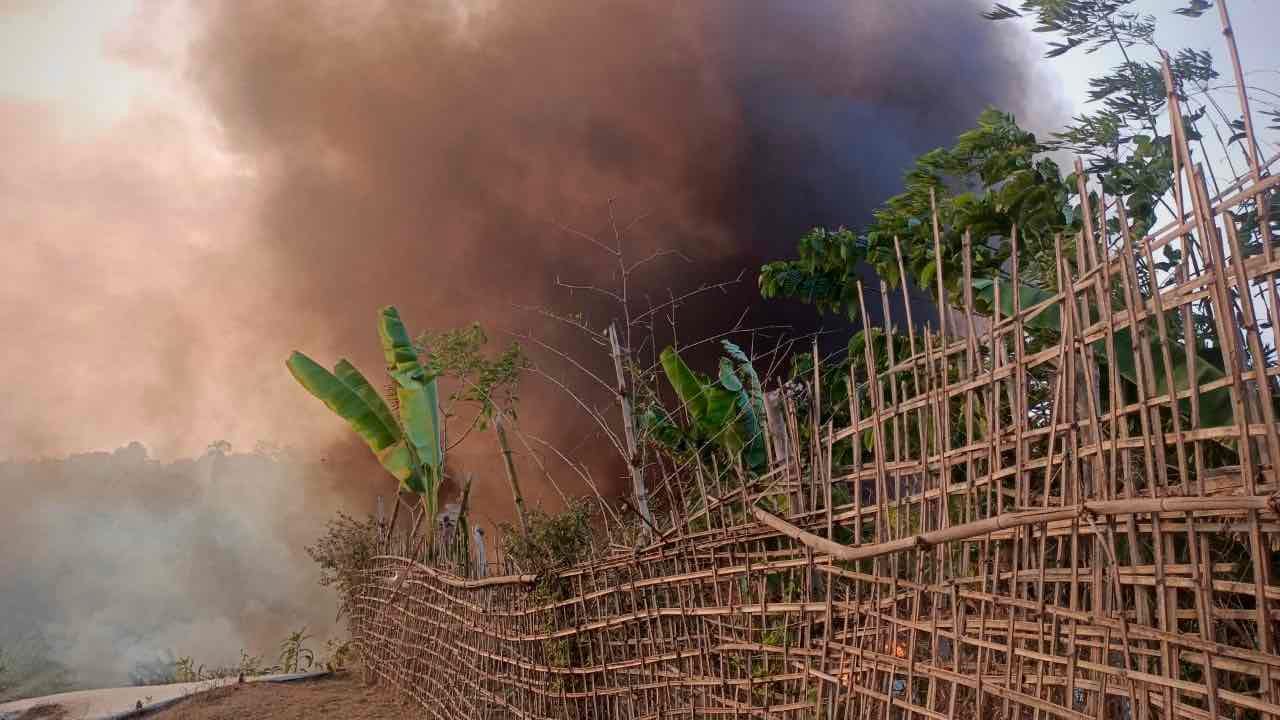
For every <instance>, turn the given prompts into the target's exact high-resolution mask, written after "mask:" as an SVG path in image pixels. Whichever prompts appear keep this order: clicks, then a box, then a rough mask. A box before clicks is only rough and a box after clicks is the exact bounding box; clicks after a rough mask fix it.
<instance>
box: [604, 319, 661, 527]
mask: <svg viewBox="0 0 1280 720" xmlns="http://www.w3.org/2000/svg"><path fill="white" fill-rule="evenodd" d="M609 351H610V353H611V354H612V355H613V370H614V372H615V373H616V374H617V376H618V402H619V403H620V404H621V406H622V430H623V433H624V435H625V437H626V442H627V472H628V473H630V475H631V492H632V494H633V495H634V496H635V505H636V510H637V511H638V512H639V513H640V517H641V518H642V519H643V520H644V521H645V524H646V525H648V526H649V527H654V523H653V511H651V510H650V509H649V491H648V490H647V489H646V488H645V485H644V469H643V468H641V467H640V463H639V460H640V450H639V448H638V446H637V442H636V425H635V423H636V418H635V411H634V409H633V408H632V407H631V390H630V388H629V387H628V386H627V374H626V370H625V366H626V362H625V361H624V358H625V355H624V353H625V352H626V350H625V349H624V348H623V347H622V343H620V342H618V330H617V328H615V327H614V326H613V325H609Z"/></svg>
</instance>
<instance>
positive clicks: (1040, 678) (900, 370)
mask: <svg viewBox="0 0 1280 720" xmlns="http://www.w3.org/2000/svg"><path fill="white" fill-rule="evenodd" d="M1169 105H1170V113H1171V117H1175V118H1176V117H1177V114H1176V113H1178V112H1179V108H1178V98H1177V97H1176V96H1172V95H1171V96H1170V97H1169ZM1174 144H1175V151H1176V155H1177V159H1176V167H1175V173H1176V177H1177V183H1176V186H1177V190H1176V193H1175V199H1176V202H1177V206H1178V211H1179V212H1180V214H1181V215H1180V217H1179V218H1178V219H1176V220H1174V221H1173V224H1172V225H1171V226H1169V227H1165V228H1163V229H1161V230H1158V231H1156V232H1153V233H1152V234H1151V235H1150V236H1148V237H1144V238H1129V237H1125V236H1123V233H1122V232H1121V228H1125V227H1127V225H1126V223H1124V222H1119V223H1116V222H1114V221H1115V220H1118V219H1121V218H1122V217H1123V213H1124V210H1125V209H1124V207H1123V206H1122V205H1121V204H1119V203H1117V202H1115V201H1114V200H1110V199H1108V198H1105V197H1103V198H1099V199H1098V200H1097V202H1095V203H1093V204H1092V205H1090V202H1089V198H1088V196H1087V195H1086V196H1085V203H1086V205H1085V215H1086V218H1087V219H1086V221H1085V228H1084V230H1083V232H1082V233H1081V234H1080V235H1079V236H1077V237H1075V238H1064V239H1063V241H1062V245H1061V247H1060V249H1059V252H1058V257H1057V275H1058V276H1057V278H1056V283H1055V284H1054V286H1055V287H1056V288H1057V291H1056V294H1054V295H1053V296H1052V297H1051V298H1049V299H1048V300H1045V301H1042V302H1038V303H1036V304H1034V305H1031V306H1022V303H1021V300H1020V299H1015V301H1014V306H1013V307H1014V310H1013V312H1011V313H1004V314H1002V313H1001V312H1000V311H999V310H997V311H996V313H995V315H994V316H992V315H989V314H988V315H985V316H982V317H978V316H975V314H974V313H973V312H972V300H971V299H967V300H966V305H968V311H967V312H965V313H963V314H962V315H960V316H959V317H960V321H961V323H962V324H963V326H962V327H955V325H956V324H957V323H956V316H954V315H953V316H952V317H951V319H950V325H951V326H950V327H947V326H944V327H940V328H935V329H933V330H926V329H920V328H910V327H908V328H884V330H885V332H886V333H888V334H890V335H892V334H895V333H897V334H901V333H909V338H908V340H909V344H910V347H911V352H910V353H909V354H908V355H907V356H905V357H892V356H891V357H890V363H889V367H888V370H887V371H876V372H872V373H871V374H870V375H869V376H861V377H854V378H852V382H853V384H854V386H856V387H857V388H858V391H857V393H855V394H854V397H855V399H854V400H853V401H852V402H851V405H850V414H851V416H852V421H851V424H850V426H849V427H845V428H831V427H826V428H814V429H813V432H812V433H810V436H811V437H813V438H815V440H814V442H813V443H812V444H811V445H810V446H808V447H805V448H802V449H799V451H795V450H793V451H790V452H782V451H781V450H780V448H781V446H782V445H783V444H785V443H786V442H788V438H790V441H791V442H793V443H794V442H795V439H796V438H797V437H798V436H799V435H798V433H797V432H796V427H795V424H796V422H797V420H796V418H797V417H798V416H797V414H796V413H794V412H791V413H789V414H788V416H787V421H788V422H787V423H784V424H786V425H789V426H790V427H789V429H787V430H786V431H784V433H785V436H784V437H774V438H773V439H772V442H771V444H772V446H773V452H772V453H771V456H772V466H771V469H770V470H769V472H768V473H766V474H764V475H762V476H758V477H746V476H745V475H744V474H742V473H729V474H728V475H726V477H730V478H731V480H730V481H728V482H725V481H724V480H723V479H722V480H720V481H714V482H713V481H712V480H711V479H710V478H709V477H706V476H704V473H702V472H701V471H688V472H684V473H683V474H682V475H681V476H680V477H677V478H674V479H672V480H670V481H669V483H668V485H669V486H670V487H668V488H667V489H666V491H665V492H667V493H669V494H673V495H678V496H680V497H678V498H677V499H676V500H675V501H673V502H671V503H670V507H668V508H665V509H664V510H663V512H665V513H666V514H667V515H669V516H671V518H670V520H669V522H668V523H667V524H666V527H668V528H669V529H668V530H666V532H665V534H662V535H659V536H657V537H655V538H654V539H653V540H652V541H651V542H649V543H648V544H647V545H645V546H643V547H640V548H638V549H634V550H627V551H622V550H615V551H613V552H612V553H607V554H605V555H604V557H602V558H600V559H597V560H594V561H592V562H590V563H588V564H585V565H582V566H579V567H575V568H573V569H571V570H568V571H565V572H562V573H559V574H557V575H556V576H554V577H551V578H545V577H544V578H535V577H532V576H520V575H505V576H499V577H479V578H477V577H475V575H476V573H474V572H471V571H468V570H463V569H459V568H458V567H457V566H451V565H449V564H448V563H443V562H425V561H415V560H410V559H408V558H406V557H402V556H392V555H388V556H383V557H378V558H376V559H375V561H374V562H373V564H372V565H371V566H370V567H369V568H368V570H367V572H366V574H365V582H364V584H363V585H362V586H360V587H358V588H357V589H356V590H355V592H354V593H353V597H352V607H353V613H352V623H351V624H352V631H353V634H354V637H355V640H356V642H357V644H358V646H359V647H360V649H361V652H362V654H363V657H364V659H365V662H366V664H367V666H368V668H369V669H370V670H371V671H372V672H373V673H375V674H376V675H377V676H378V677H380V678H381V679H382V680H383V681H384V682H386V683H388V684H390V685H392V686H394V687H395V688H397V689H398V690H399V691H401V692H403V693H404V694H405V696H406V698H407V699H409V700H411V701H412V702H413V703H416V704H417V705H419V706H421V708H422V709H423V711H424V713H425V714H426V715H427V716H430V717H433V718H459V717H466V718H508V717H514V718H600V719H605V718H625V719H637V720H638V719H640V718H675V717H708V718H711V717H724V718H736V717H792V718H949V717H999V718H1014V717H1018V718H1024V717H1025V718H1051V717H1052V718H1064V719H1067V718H1073V719H1074V718H1080V719H1083V718H1099V717H1133V718H1148V717H1150V718H1197V719H1198V718H1219V717H1228V718H1242V717H1267V716H1280V654H1278V653H1277V650H1276V648H1277V629H1278V628H1277V623H1276V620H1277V617H1278V615H1277V613H1280V586H1278V585H1277V584H1276V578H1275V577H1274V575H1275V574H1276V573H1277V572H1280V567H1277V565H1276V561H1275V559H1276V558H1277V557H1280V554H1278V552H1280V551H1278V549H1277V548H1278V547H1280V543H1278V542H1277V541H1278V540H1280V524H1278V522H1277V517H1276V502H1275V494H1276V493H1277V491H1278V490H1280V487H1277V477H1276V469H1275V467H1276V465H1275V463H1276V460H1277V458H1280V426H1277V423H1276V418H1275V413H1276V409H1275V399H1276V393H1275V392H1274V388H1275V386H1276V383H1277V378H1276V375H1277V374H1280V368H1278V367H1277V364H1276V361H1275V357H1274V353H1268V352H1266V351H1265V350H1264V348H1265V346H1267V345H1273V344H1274V334H1273V333H1272V331H1271V330H1270V329H1269V328H1270V327H1271V326H1272V324H1273V323H1274V321H1275V319H1276V318H1277V316H1278V315H1277V313H1278V311H1280V302H1278V298H1277V287H1276V276H1277V273H1280V258H1277V257H1276V255H1275V254H1274V253H1273V250H1272V247H1271V243H1270V242H1264V243H1261V247H1258V248H1256V250H1255V251H1254V252H1253V253H1252V254H1250V253H1248V252H1246V251H1245V249H1244V245H1243V243H1242V237H1241V232H1240V230H1239V224H1240V223H1241V222H1242V221H1243V220H1244V218H1243V213H1241V210H1242V209H1245V208H1250V209H1249V210H1248V212H1261V213H1263V214H1264V215H1265V213H1266V210H1267V207H1268V205H1269V204H1270V197H1271V194H1272V192H1273V190H1274V188H1275V186H1276V184H1277V182H1278V180H1277V177H1276V176H1273V175H1270V174H1269V171H1268V168H1269V167H1270V163H1269V162H1266V161H1264V160H1263V159H1260V158H1258V157H1257V154H1256V151H1255V152H1254V154H1253V156H1252V157H1253V162H1252V168H1251V172H1250V174H1249V175H1248V176H1247V177H1245V178H1243V179H1242V180H1240V181H1239V182H1237V183H1235V184H1234V185H1232V186H1230V187H1227V188H1225V189H1223V190H1222V191H1221V192H1218V193H1216V194H1212V195H1211V194H1210V192H1209V190H1208V189H1207V187H1206V182H1205V179H1204V175H1203V173H1202V171H1201V169H1200V168H1198V167H1196V166H1195V165H1194V164H1192V162H1191V160H1192V157H1191V155H1190V153H1189V150H1188V145H1187V142H1186V139H1185V138H1183V137H1181V135H1180V134H1178V135H1176V136H1175V139H1174ZM1258 200H1261V202H1255V201H1258ZM1236 213H1241V214H1240V215H1237V214H1236ZM1109 221H1110V222H1109ZM1266 221H1267V218H1266V217H1265V216H1264V217H1263V224H1264V230H1263V232H1266V233H1268V234H1269V231H1268V230H1267V229H1266ZM1165 248H1176V249H1177V250H1179V251H1180V253H1181V258H1182V259H1183V260H1182V262H1180V263H1178V264H1177V266H1176V267H1175V268H1173V269H1171V270H1169V271H1168V272H1169V273H1171V274H1172V275H1171V276H1166V279H1167V278H1168V277H1173V278H1174V281H1173V282H1164V283H1160V284H1158V285H1163V288H1162V289H1160V290H1158V291H1156V292H1153V291H1152V289H1151V285H1152V283H1149V282H1147V279H1146V278H1144V277H1143V276H1142V275H1141V274H1140V273H1139V269H1140V268H1151V267H1153V265H1154V262H1155V261H1154V259H1153V258H1154V257H1155V255H1156V254H1157V253H1160V252H1161V251H1162V250H1163V249H1165ZM1189 259H1194V260H1195V261H1194V262H1188V260H1189ZM1017 263H1018V258H1017V254H1016V253H1015V255H1014V259H1013V265H1012V268H1011V270H1012V274H1013V280H1014V283H1013V287H1018V284H1017V276H1018V272H1019V268H1018V265H1017ZM1147 277H1149V276H1147ZM964 279H965V282H966V286H967V287H972V280H973V278H972V277H968V276H967V273H966V277H965V278H964ZM861 291H862V289H861V288H859V292H861ZM888 292H889V291H887V290H884V289H883V288H882V293H881V295H880V300H881V302H887V298H888ZM997 306H999V303H997ZM1193 309H1194V310H1195V311H1196V313H1197V315H1198V316H1200V317H1207V318H1210V319H1211V321H1210V322H1208V323H1205V324H1204V326H1203V327H1198V328H1195V327H1193V323H1192V322H1191V320H1190V318H1191V312H1192V310H1193ZM864 316H865V313H864ZM885 316H886V317H887V316H888V313H885ZM1041 317H1054V318H1056V323H1057V327H1058V328H1059V332H1058V333H1057V341H1056V343H1054V344H1050V345H1048V346H1047V347H1041V348H1038V349H1037V350H1036V351H1035V352H1029V351H1028V350H1027V347H1026V342H1025V341H1026V339H1027V337H1028V333H1029V332H1031V331H1032V330H1031V328H1032V326H1033V324H1034V323H1035V321H1036V319H1037V318H1041ZM946 322H947V321H944V323H946ZM1197 343H1199V344H1200V345H1202V346H1207V347H1211V348H1215V349H1216V351H1217V352H1218V353H1219V354H1220V357H1221V362H1222V365H1223V367H1225V372H1223V373H1220V374H1219V375H1218V376H1214V377H1211V376H1210V375H1208V374H1205V373H1200V372H1192V373H1181V374H1180V375H1179V374H1176V373H1175V372H1174V370H1173V367H1174V364H1175V359H1174V357H1173V355H1174V354H1175V353H1183V354H1184V358H1182V359H1183V360H1186V361H1188V362H1190V363H1191V364H1192V367H1194V366H1195V363H1196V358H1195V356H1194V353H1189V352H1188V348H1189V347H1190V348H1194V347H1196V346H1197ZM1125 355H1127V356H1128V357H1129V358H1131V363H1132V365H1133V367H1134V368H1136V373H1137V374H1136V381H1135V380H1132V379H1131V380H1130V381H1129V385H1128V386H1127V387H1129V388H1130V390H1129V391H1128V392H1127V393H1125V392H1121V390H1120V386H1121V383H1122V378H1121V377H1120V374H1119V373H1120V370H1118V368H1119V367H1121V366H1122V365H1123V357H1122V356H1125ZM874 366H875V365H874V362H871V363H868V364H866V365H864V367H874ZM1171 377H1172V378H1174V382H1173V383H1171V384H1172V387H1170V386H1169V385H1170V383H1168V382H1167V378H1171ZM1135 387H1136V391H1135V390H1134V389H1133V388H1135ZM1214 393H1218V394H1219V395H1217V396H1215V395H1213V394H1214ZM1224 395H1225V396H1226V397H1227V398H1229V404H1228V406H1229V408H1230V412H1229V417H1228V418H1226V419H1225V420H1222V422H1221V423H1219V424H1213V423H1210V422H1208V421H1207V420H1206V419H1205V418H1204V417H1202V410H1203V408H1202V404H1204V403H1206V402H1207V400H1206V399H1207V398H1210V397H1218V398H1221V397H1222V396H1224ZM808 401H809V402H820V401H821V399H820V398H810V399H809V400H808ZM815 415H816V413H810V414H809V415H808V416H809V417H813V416H815ZM850 438H852V439H853V440H854V441H855V442H858V443H860V444H862V446H863V447H864V448H867V451H865V452H863V453H857V454H855V455H854V457H855V461H854V462H853V463H852V465H850V466H848V467H842V468H833V466H832V463H831V461H830V457H831V455H830V453H831V451H832V447H833V445H835V444H837V443H840V442H843V441H847V440H848V439H850ZM790 447H792V448H797V447H798V445H797V444H792V445H790ZM867 458H871V459H870V460H868V459H867ZM672 487H674V488H675V489H674V490H673V489H672ZM681 493H700V495H699V497H702V498H706V501H705V503H702V504H701V505H699V504H697V503H693V504H692V506H694V507H699V508H700V509H699V510H698V511H696V512H692V513H683V512H677V511H676V510H673V508H683V507H690V506H691V505H690V504H688V503H686V502H685V500H684V498H683V495H681ZM658 494H659V493H655V497H656V496H658ZM659 514H661V513H659ZM406 573H407V574H408V579H407V581H405V582H403V584H399V583H397V582H396V581H397V580H399V579H400V578H402V577H403V576H404V575H405V574H406Z"/></svg>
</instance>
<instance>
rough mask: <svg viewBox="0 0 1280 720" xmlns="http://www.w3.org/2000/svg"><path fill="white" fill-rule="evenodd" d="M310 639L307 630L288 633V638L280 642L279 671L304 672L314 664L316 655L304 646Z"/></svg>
mask: <svg viewBox="0 0 1280 720" xmlns="http://www.w3.org/2000/svg"><path fill="white" fill-rule="evenodd" d="M310 639H311V635H310V634H308V633H307V628H306V626H305V625H304V626H303V627H301V628H299V629H297V630H295V631H293V632H291V633H289V637H287V638H285V639H284V640H282V641H281V642H280V658H279V660H280V671H281V672H286V673H295V672H304V671H306V670H310V669H311V666H312V665H314V664H315V661H316V654H315V652H313V651H312V650H311V649H310V648H308V647H307V646H306V642H307V641H308V640H310Z"/></svg>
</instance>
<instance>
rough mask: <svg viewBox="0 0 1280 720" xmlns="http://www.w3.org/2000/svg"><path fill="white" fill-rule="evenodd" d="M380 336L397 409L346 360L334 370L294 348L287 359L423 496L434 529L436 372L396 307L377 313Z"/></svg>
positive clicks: (439, 450)
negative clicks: (430, 368) (424, 359)
mask: <svg viewBox="0 0 1280 720" xmlns="http://www.w3.org/2000/svg"><path fill="white" fill-rule="evenodd" d="M378 336H379V337H380V338H381V341H382V352H383V356H384V357H385V359H386V365H387V374H388V375H389V376H391V379H392V381H393V385H394V388H395V396H396V410H397V412H396V413H393V412H392V410H391V408H390V407H388V406H387V403H386V402H385V401H384V400H383V398H382V396H381V395H379V394H378V391H377V390H375V389H374V387H373V385H372V384H370V383H369V381H368V380H367V379H366V378H365V377H364V375H362V374H361V373H360V371H359V370H357V369H356V367H355V366H354V365H352V364H351V363H350V362H349V361H347V360H346V359H341V360H339V361H338V363H337V364H336V365H335V366H334V369H333V372H330V371H329V370H327V369H325V368H324V367H323V366H322V365H320V364H319V363H317V362H316V361H314V360H312V359H311V358H309V357H307V356H306V355H305V354H303V353H301V352H297V351H294V353H293V354H292V355H290V356H289V359H288V361H287V362H286V363H285V365H286V366H288V368H289V372H290V373H292V374H293V377H294V379H296V380H297V381H298V383H299V384H300V385H302V387H303V388H305V389H306V390H307V392H309V393H311V394H312V395H314V396H315V397H316V398H318V399H319V400H321V401H322V402H324V404H325V405H327V406H328V407H329V409H330V410H332V411H333V412H334V413H335V414H336V415H338V416H339V417H341V418H342V419H343V420H346V421H347V423H348V424H349V425H350V426H351V428H352V429H353V430H355V431H356V433H357V434H359V435H360V437H361V438H363V439H364V441H365V443H366V444H367V445H368V446H369V449H370V450H372V451H373V454H374V455H375V456H376V457H377V458H378V462H379V463H381V464H382V467H383V469H385V470H386V471H387V472H388V473H390V474H391V475H392V477H394V478H395V479H396V480H397V481H399V483H400V486H401V488H403V489H404V490H407V491H409V492H412V493H415V494H417V495H418V496H419V497H421V498H422V502H423V507H424V509H425V510H426V512H427V517H428V518H429V526H428V533H430V532H433V531H434V524H435V516H436V513H437V511H438V509H439V492H440V484H441V480H442V478H443V467H444V452H443V447H442V445H441V435H440V400H439V392H438V389H437V384H436V377H435V376H434V375H432V374H430V373H428V372H427V370H426V369H425V368H424V367H423V365H422V363H421V362H420V361H419V359H418V351H417V349H416V348H415V347H414V345H413V342H412V341H411V340H410V339H409V334H408V332H406V331H405V327H404V323H403V321H401V319H400V313H399V312H398V311H397V310H396V309H395V307H394V306H388V307H385V308H383V309H382V310H381V311H380V312H379V315H378Z"/></svg>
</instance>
